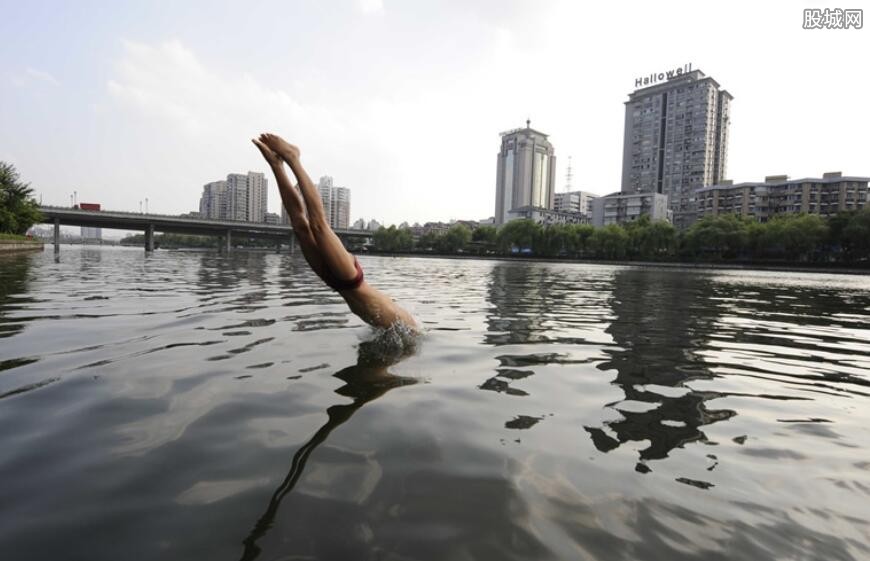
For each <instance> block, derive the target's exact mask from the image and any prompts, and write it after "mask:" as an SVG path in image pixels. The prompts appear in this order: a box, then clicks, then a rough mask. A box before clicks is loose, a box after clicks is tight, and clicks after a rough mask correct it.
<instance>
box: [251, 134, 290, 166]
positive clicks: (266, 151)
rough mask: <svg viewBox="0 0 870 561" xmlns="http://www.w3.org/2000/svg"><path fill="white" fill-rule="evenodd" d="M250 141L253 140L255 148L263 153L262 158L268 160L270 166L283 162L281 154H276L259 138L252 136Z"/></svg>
mask: <svg viewBox="0 0 870 561" xmlns="http://www.w3.org/2000/svg"><path fill="white" fill-rule="evenodd" d="M251 142H253V143H254V144H255V145H256V146H257V148H259V149H260V153H261V154H263V158H265V159H266V161H267V162H269V165H270V166H272V167H275V166H280V165H281V164H282V163H283V160H281V156H279V155H278V154H276V153H275V152H274V151H273V150H272V149H271V148H269V147H268V146H266V145H265V144H263V143H262V142H260V141H259V140H257V139H254V138H252V139H251Z"/></svg>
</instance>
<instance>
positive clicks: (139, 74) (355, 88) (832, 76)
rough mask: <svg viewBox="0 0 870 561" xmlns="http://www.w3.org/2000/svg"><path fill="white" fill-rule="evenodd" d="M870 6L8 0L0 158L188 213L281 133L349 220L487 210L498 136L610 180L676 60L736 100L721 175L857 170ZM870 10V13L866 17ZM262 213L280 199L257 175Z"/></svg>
mask: <svg viewBox="0 0 870 561" xmlns="http://www.w3.org/2000/svg"><path fill="white" fill-rule="evenodd" d="M826 6H827V7H832V8H833V7H840V8H859V7H863V8H865V12H868V11H870V10H867V9H866V8H870V2H867V1H866V0H864V1H856V0H850V1H849V2H847V3H845V4H837V3H836V2H824V1H813V2H804V1H794V0H792V1H765V2H758V1H755V2H718V3H712V2H698V1H697V0H693V1H687V2H636V3H633V2H632V3H630V2H599V3H597V4H596V5H593V4H592V3H590V2H580V1H569V2H557V1H547V0H538V1H512V0H493V1H480V2H474V1H470V0H467V1H438V2H434V1H433V2H428V1H419V0H408V1H401V2H400V1H391V0H362V1H360V0H336V1H327V0H321V1H313V0H312V1H287V0H284V1H276V2H265V1H264V2H260V1H258V2H241V1H232V2H230V1H221V0H210V1H207V2H206V1H203V2H194V1H184V2H182V1H166V2H159V1H147V2H145V1H143V2H123V1H109V0H104V1H102V2H88V1H76V2H62V1H54V2H43V1H34V0H27V1H24V0H17V1H10V0H0V37H2V47H0V84H2V87H0V160H5V161H9V162H12V163H14V164H15V165H16V166H17V167H18V170H19V171H20V172H21V174H22V176H23V178H24V179H25V180H27V181H29V182H31V184H32V185H33V187H34V188H35V189H36V191H37V193H38V194H40V195H42V197H43V201H44V202H45V203H47V204H64V205H67V204H69V195H70V193H72V191H73V190H77V191H78V199H79V201H85V202H100V203H102V204H103V205H104V208H110V209H126V210H138V206H139V201H140V200H142V199H144V198H145V197H148V198H149V201H150V210H152V211H154V212H163V213H178V212H185V211H189V210H196V209H197V208H198V204H199V196H200V193H201V191H202V185H203V184H204V183H206V182H209V181H213V180H216V179H220V178H223V177H225V176H226V174H227V173H229V172H246V171H248V170H255V171H263V172H268V167H267V166H266V165H265V164H264V162H263V161H262V160H261V159H260V156H259V154H258V153H257V152H256V150H255V149H254V147H253V145H251V144H250V141H249V138H251V136H253V135H255V134H257V133H259V132H260V131H265V130H268V131H275V132H278V133H280V134H282V135H284V136H286V137H287V138H288V139H289V140H291V141H292V142H294V143H296V144H298V145H299V146H300V147H301V149H302V155H303V162H304V163H305V165H306V167H307V168H308V170H309V173H310V174H311V175H312V176H313V177H314V178H315V179H316V178H317V177H319V176H320V175H332V176H333V177H334V179H335V182H336V184H337V185H343V186H347V187H350V188H351V189H352V204H351V218H352V219H353V220H355V219H357V218H359V217H365V218H366V219H370V218H376V219H378V220H379V221H381V222H386V223H398V222H401V221H403V220H408V221H409V222H415V221H420V222H423V221H427V220H449V219H451V218H454V219H458V218H471V219H478V218H484V217H487V216H491V215H492V214H493V207H494V198H495V171H496V153H497V151H498V149H499V132H502V131H504V130H507V129H511V128H515V127H519V126H522V125H523V124H524V121H525V119H526V118H527V117H529V118H531V120H532V126H533V127H535V128H537V129H539V130H541V131H543V132H545V133H548V134H550V135H551V136H550V140H551V141H552V142H553V144H554V146H555V149H556V155H557V158H558V165H557V175H556V178H557V191H561V190H563V189H564V181H565V165H566V162H567V159H568V156H569V155H571V156H573V168H574V181H573V186H574V187H575V188H582V189H586V190H589V191H592V192H596V193H601V194H604V193H608V192H612V191H616V190H618V189H619V185H620V174H621V165H622V131H623V120H624V105H623V102H624V101H625V100H626V99H627V95H628V93H629V92H631V91H632V90H633V89H634V79H635V77H637V76H641V75H645V74H649V73H651V72H658V71H663V70H667V69H670V68H673V67H676V66H679V65H682V64H684V63H686V62H691V63H692V64H693V68H697V69H700V70H702V71H704V72H705V73H706V74H708V75H710V76H712V77H713V78H715V79H716V80H717V81H718V82H719V83H720V84H721V85H722V86H723V87H724V88H726V89H727V90H728V91H729V92H731V93H732V95H734V98H735V99H734V102H733V106H732V123H731V139H730V145H729V162H728V173H727V175H728V177H729V178H732V179H734V180H736V181H750V180H758V179H761V178H762V177H763V176H764V175H768V174H774V173H776V174H780V173H785V174H788V175H790V176H792V177H800V176H819V175H820V174H821V173H822V172H824V171H831V170H841V171H843V172H844V173H847V174H852V175H870V140H868V134H870V110H868V98H870V71H868V66H867V56H868V53H870V25H867V24H866V23H865V28H864V29H861V30H804V29H802V23H803V9H804V8H805V7H818V8H824V7H826ZM865 15H870V14H865ZM269 186H270V192H269V208H270V210H271V211H273V212H277V210H278V208H279V207H278V205H279V204H280V203H279V198H278V193H277V190H276V188H275V185H274V180H273V179H272V178H271V176H270V177H269Z"/></svg>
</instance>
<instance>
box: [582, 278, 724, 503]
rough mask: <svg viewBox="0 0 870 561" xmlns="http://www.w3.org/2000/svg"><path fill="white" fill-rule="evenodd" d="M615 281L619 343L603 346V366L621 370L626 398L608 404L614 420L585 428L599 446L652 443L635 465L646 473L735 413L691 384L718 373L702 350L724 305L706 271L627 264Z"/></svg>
mask: <svg viewBox="0 0 870 561" xmlns="http://www.w3.org/2000/svg"><path fill="white" fill-rule="evenodd" d="M612 286H613V294H612V296H611V298H610V307H611V309H612V311H613V314H614V319H613V321H611V322H610V325H609V326H608V327H607V329H606V331H607V332H608V333H610V335H611V336H612V337H613V341H614V343H615V346H611V347H608V348H606V349H605V353H606V354H607V355H609V360H607V361H604V362H601V363H599V364H598V368H599V369H601V370H604V371H614V370H615V371H616V378H615V379H614V380H613V383H614V384H616V385H618V386H619V388H620V390H621V391H622V392H623V393H624V398H623V399H621V400H620V401H618V402H614V403H609V404H607V407H612V408H614V409H615V410H616V411H617V412H618V417H617V418H616V419H615V420H611V421H607V422H605V423H604V426H603V427H588V426H587V427H585V429H586V431H587V432H588V433H589V436H590V437H591V438H592V441H593V442H594V444H595V447H596V448H597V449H598V450H600V451H601V452H609V451H611V450H613V449H615V448H618V447H619V446H620V445H621V444H624V443H626V442H647V443H648V446H646V447H645V448H642V449H641V450H640V451H639V457H640V460H641V461H640V463H638V465H637V466H636V468H635V469H636V470H637V471H638V472H641V473H647V472H648V471H649V470H650V466H649V464H648V463H647V462H648V461H649V460H661V459H663V458H667V457H668V453H669V452H670V451H671V450H673V449H674V448H677V447H680V446H683V445H685V444H687V443H689V442H694V441H701V442H707V438H706V436H705V435H704V433H703V431H702V430H701V428H700V427H703V426H704V425H708V424H711V423H715V422H717V421H722V420H726V419H729V418H730V417H732V416H733V415H735V414H736V413H735V412H734V411H732V410H728V409H719V410H709V409H708V408H707V404H706V402H707V401H709V400H712V399H716V398H721V397H722V394H721V393H719V392H713V391H693V390H692V389H691V388H690V387H688V386H687V383H688V382H691V381H692V380H698V379H710V378H712V377H713V373H712V372H711V371H710V370H709V367H708V364H707V363H706V362H705V360H704V356H703V354H702V352H701V351H702V350H703V348H704V347H703V341H704V340H705V338H706V337H708V336H709V335H710V334H711V333H714V331H715V329H716V326H715V321H716V318H717V315H718V309H717V308H716V306H715V304H713V303H711V297H712V296H713V292H714V288H713V284H712V282H711V280H710V278H709V277H705V276H702V275H676V276H675V275H673V274H672V273H669V272H666V271H658V270H655V269H648V270H622V271H617V272H616V274H615V275H614V277H613V281H612ZM707 485H709V484H706V483H705V482H700V485H699V486H701V487H705V486H707Z"/></svg>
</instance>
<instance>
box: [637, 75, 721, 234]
mask: <svg viewBox="0 0 870 561" xmlns="http://www.w3.org/2000/svg"><path fill="white" fill-rule="evenodd" d="M647 84H651V85H647ZM635 85H636V86H639V87H640V88H639V89H637V90H635V91H634V92H633V93H631V94H629V99H628V101H627V102H626V103H625V136H624V138H623V151H622V192H623V193H662V194H664V195H667V197H668V205H669V207H670V209H671V210H672V211H673V216H674V222H675V224H676V225H677V226H678V227H685V226H687V225H688V224H690V223H691V222H692V221H693V220H694V213H695V201H694V192H695V190H696V189H698V188H700V187H703V186H706V185H714V184H716V183H719V182H721V181H722V180H723V179H724V177H725V166H726V163H727V159H728V158H727V156H728V124H729V122H730V114H731V100H732V99H733V98H732V96H731V94H729V93H728V92H727V91H725V90H723V89H720V86H719V84H718V83H717V82H716V81H715V80H714V79H713V78H711V77H709V76H706V75H704V73H703V72H701V71H700V70H692V68H691V64H689V65H686V66H685V67H681V68H679V69H676V70H672V71H669V72H667V73H662V74H657V75H651V76H648V77H644V78H638V79H637V80H636V81H635Z"/></svg>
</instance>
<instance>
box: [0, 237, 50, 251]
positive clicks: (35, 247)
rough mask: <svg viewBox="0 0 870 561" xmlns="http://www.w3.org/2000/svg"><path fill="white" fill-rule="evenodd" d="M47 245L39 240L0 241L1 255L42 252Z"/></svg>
mask: <svg viewBox="0 0 870 561" xmlns="http://www.w3.org/2000/svg"><path fill="white" fill-rule="evenodd" d="M44 248H45V244H44V243H43V242H41V241H39V240H28V239H26V238H22V239H0V254H6V253H18V252H21V251H42V250H43V249H44Z"/></svg>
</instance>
